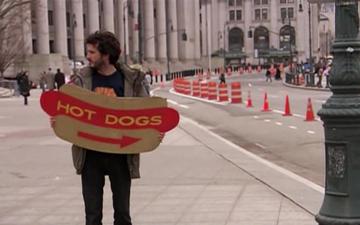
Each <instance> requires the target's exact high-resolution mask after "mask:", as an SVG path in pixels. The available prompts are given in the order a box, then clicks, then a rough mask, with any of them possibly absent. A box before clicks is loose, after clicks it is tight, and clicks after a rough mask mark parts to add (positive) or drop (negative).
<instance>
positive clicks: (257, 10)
mask: <svg viewBox="0 0 360 225" xmlns="http://www.w3.org/2000/svg"><path fill="white" fill-rule="evenodd" d="M255 20H261V15H260V9H255Z"/></svg>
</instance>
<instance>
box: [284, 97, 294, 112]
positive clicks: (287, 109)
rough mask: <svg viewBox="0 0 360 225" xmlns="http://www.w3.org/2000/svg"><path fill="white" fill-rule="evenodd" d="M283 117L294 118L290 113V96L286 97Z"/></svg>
mask: <svg viewBox="0 0 360 225" xmlns="http://www.w3.org/2000/svg"><path fill="white" fill-rule="evenodd" d="M283 116H292V114H291V112H290V102H289V96H288V95H286V100H285V113H284V114H283Z"/></svg>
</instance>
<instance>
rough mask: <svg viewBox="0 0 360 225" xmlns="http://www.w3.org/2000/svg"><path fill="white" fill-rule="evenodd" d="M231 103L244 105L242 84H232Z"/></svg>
mask: <svg viewBox="0 0 360 225" xmlns="http://www.w3.org/2000/svg"><path fill="white" fill-rule="evenodd" d="M231 103H242V97H241V84H240V82H232V83H231Z"/></svg>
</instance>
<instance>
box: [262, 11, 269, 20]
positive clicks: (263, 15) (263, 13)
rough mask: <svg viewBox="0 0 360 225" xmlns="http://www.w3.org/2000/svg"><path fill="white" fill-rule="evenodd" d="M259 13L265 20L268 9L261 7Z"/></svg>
mask: <svg viewBox="0 0 360 225" xmlns="http://www.w3.org/2000/svg"><path fill="white" fill-rule="evenodd" d="M261 13H262V19H263V20H267V19H268V9H262V10H261Z"/></svg>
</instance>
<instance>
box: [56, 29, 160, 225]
mask: <svg viewBox="0 0 360 225" xmlns="http://www.w3.org/2000/svg"><path fill="white" fill-rule="evenodd" d="M86 50H87V56H86V57H87V60H88V61H89V67H85V68H83V69H82V70H81V71H80V75H79V76H74V79H73V80H72V82H73V83H75V84H77V85H80V86H82V87H84V88H86V89H90V90H92V91H95V92H97V93H100V94H106V95H108V96H109V95H110V96H117V97H146V96H149V93H148V92H147V91H146V89H145V88H144V82H146V79H144V74H143V73H142V72H140V71H139V70H134V69H131V68H130V67H128V66H127V65H124V64H121V65H120V64H118V63H117V61H118V59H119V56H120V52H121V51H120V43H119V41H118V40H117V39H116V37H115V36H114V34H112V33H110V32H95V33H93V34H91V35H90V36H89V37H88V38H87V40H86ZM51 124H52V126H53V127H54V125H55V121H54V119H52V120H51ZM162 137H163V135H161V136H160V137H159V138H160V140H162ZM72 151H73V161H74V166H75V169H76V171H77V173H78V174H81V181H82V192H83V198H84V203H85V214H86V225H101V224H102V222H101V221H102V205H103V186H104V183H105V176H106V175H108V176H109V179H110V183H111V190H112V193H113V208H114V225H132V223H131V217H130V210H129V208H130V207H129V204H130V186H131V178H139V177H140V173H139V154H109V153H101V152H96V151H92V150H90V149H83V148H81V147H79V146H76V145H73V146H72Z"/></svg>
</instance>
